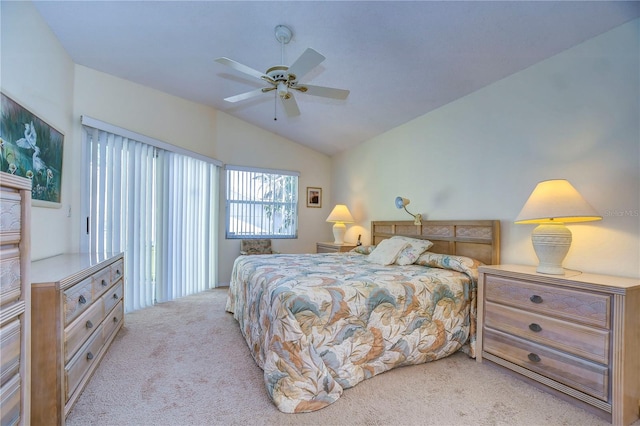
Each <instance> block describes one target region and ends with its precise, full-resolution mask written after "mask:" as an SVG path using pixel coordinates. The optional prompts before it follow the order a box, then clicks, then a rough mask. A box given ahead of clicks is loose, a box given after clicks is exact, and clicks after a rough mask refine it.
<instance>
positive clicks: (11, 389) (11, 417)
mask: <svg viewBox="0 0 640 426" xmlns="http://www.w3.org/2000/svg"><path fill="white" fill-rule="evenodd" d="M20 404H21V399H20V376H19V375H17V374H16V375H15V376H13V378H12V379H11V380H9V381H8V382H7V383H6V384H4V385H3V386H2V387H1V388H0V424H1V425H2V426H5V425H16V424H18V423H19V422H20Z"/></svg>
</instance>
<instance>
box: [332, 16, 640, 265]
mask: <svg viewBox="0 0 640 426" xmlns="http://www.w3.org/2000/svg"><path fill="white" fill-rule="evenodd" d="M639 22H640V21H638V20H636V21H633V22H631V23H628V24H626V25H623V26H621V27H618V28H616V29H614V30H612V31H610V32H608V33H605V34H603V35H601V36H599V37H596V38H594V39H591V40H588V41H586V42H584V43H583V44H581V45H579V46H577V47H575V48H572V49H570V50H567V51H565V52H563V53H561V54H558V55H556V56H555V57H553V58H550V59H548V60H546V61H544V62H542V63H539V64H536V65H534V66H532V67H530V68H528V69H526V70H523V71H521V72H519V73H517V74H515V75H512V76H510V77H507V78H505V79H503V80H501V81H499V82H497V83H495V84H492V85H491V86H488V87H486V88H484V89H482V90H479V91H477V92H475V93H473V94H471V95H469V96H467V97H465V98H463V99H460V100H457V101H455V102H452V103H450V104H449V105H446V106H445V107H443V108H440V109H438V110H436V111H434V112H432V113H429V114H426V115H424V116H422V117H419V118H417V119H415V120H413V121H411V122H409V123H406V124H405V125H403V126H400V127H398V128H395V129H393V130H392V131H389V132H387V133H386V134H383V135H381V136H379V137H376V138H374V139H372V140H370V141H367V142H366V143H364V144H361V145H360V146H357V147H355V148H353V149H351V150H349V151H346V152H343V153H341V154H340V155H337V156H335V157H334V159H333V171H332V185H333V194H334V196H335V197H340V198H342V199H344V200H346V201H347V203H348V204H349V207H350V208H351V209H352V213H353V214H354V216H355V217H356V220H357V221H358V224H357V225H356V226H354V227H352V228H351V229H349V230H348V232H347V238H348V239H349V238H350V239H354V238H355V236H356V234H357V233H363V237H364V236H365V235H366V236H367V240H366V241H368V238H369V226H370V221H371V220H385V219H387V220H391V219H410V217H409V216H408V215H407V214H406V213H405V212H404V211H402V210H397V209H396V208H395V207H394V204H393V201H394V199H395V197H396V196H398V195H401V196H404V197H407V198H409V199H411V204H410V205H409V206H408V208H409V211H411V212H413V213H422V214H423V216H424V217H426V218H427V219H432V220H438V219H441V220H442V219H500V220H501V231H502V238H501V240H502V241H501V247H502V251H501V259H502V263H521V264H531V265H534V264H537V258H536V257H535V253H534V252H533V248H532V246H531V243H530V239H529V236H530V233H531V231H532V229H533V227H534V226H533V225H515V224H513V220H514V219H515V217H516V216H517V215H518V213H519V211H520V209H521V208H522V206H523V205H524V203H525V201H526V200H527V198H528V196H529V194H530V193H531V191H532V190H533V188H534V187H535V185H536V183H537V182H539V181H541V180H546V179H553V178H565V179H568V180H569V181H570V182H571V183H572V184H573V185H574V186H575V187H576V188H577V189H578V191H579V192H581V193H582V195H583V196H584V197H585V198H586V199H587V200H588V201H589V203H590V204H591V205H592V206H593V207H594V208H595V209H596V210H597V211H598V212H599V213H600V214H601V215H602V216H604V219H603V220H602V221H600V222H590V223H585V224H576V225H569V228H570V229H571V231H572V232H573V241H574V242H573V245H572V247H571V250H570V252H569V254H568V256H567V258H566V260H565V263H564V266H565V267H566V268H572V269H578V270H583V271H590V272H598V273H609V274H618V275H622V276H631V277H640V217H639V216H638V214H639V210H640V134H639V132H640V131H639V126H638V117H640V108H639V105H638V104H639V95H640V87H639V75H640V72H639V64H638V56H639V55H638V52H639V51H640V49H639V46H638V45H639V39H640V37H639V29H638V28H639Z"/></svg>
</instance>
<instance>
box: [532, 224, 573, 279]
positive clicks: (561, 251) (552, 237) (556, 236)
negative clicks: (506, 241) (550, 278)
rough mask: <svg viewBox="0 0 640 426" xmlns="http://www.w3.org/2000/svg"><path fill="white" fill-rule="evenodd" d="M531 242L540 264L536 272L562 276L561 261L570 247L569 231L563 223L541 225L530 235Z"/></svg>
mask: <svg viewBox="0 0 640 426" xmlns="http://www.w3.org/2000/svg"><path fill="white" fill-rule="evenodd" d="M531 242H532V243H533V248H534V250H535V251H536V256H538V260H539V261H540V263H539V264H538V268H537V269H536V271H537V272H540V273H541V274H550V275H564V268H563V267H562V261H563V260H564V258H565V256H566V255H567V253H568V252H569V248H570V247H571V231H569V228H567V227H566V226H565V225H564V223H560V222H558V223H542V224H540V225H538V226H537V227H536V228H535V229H534V230H533V232H532V233H531Z"/></svg>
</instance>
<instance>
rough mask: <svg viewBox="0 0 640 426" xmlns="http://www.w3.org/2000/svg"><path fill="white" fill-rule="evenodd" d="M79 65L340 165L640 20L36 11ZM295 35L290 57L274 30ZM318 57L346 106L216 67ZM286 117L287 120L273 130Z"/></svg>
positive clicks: (522, 11)
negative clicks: (368, 145)
mask: <svg viewBox="0 0 640 426" xmlns="http://www.w3.org/2000/svg"><path fill="white" fill-rule="evenodd" d="M34 4H35V5H36V7H37V9H38V10H39V12H40V13H41V14H42V16H43V18H44V20H45V21H46V22H47V23H48V25H49V26H50V27H51V29H52V30H53V32H54V33H55V35H56V36H57V37H58V39H59V40H60V42H61V43H62V45H63V46H64V48H65V49H66V50H67V52H68V53H69V55H70V56H71V58H72V59H73V61H74V62H75V63H77V64H80V65H84V66H87V67H89V68H92V69H95V70H98V71H102V72H105V73H108V74H112V75H114V76H117V77H121V78H124V79H127V80H130V81H133V82H136V83H139V84H142V85H145V86H149V87H152V88H155V89H158V90H161V91H163V92H166V93H169V94H172V95H175V96H179V97H182V98H185V99H188V100H192V101H195V102H199V103H202V104H206V105H210V106H212V107H215V108H217V109H219V110H221V111H225V112H226V113H228V114H230V115H232V116H235V117H237V118H239V119H242V120H244V121H247V122H249V123H252V124H254V125H256V126H258V127H260V128H263V129H265V130H268V131H271V132H273V133H276V134H279V135H281V136H283V137H286V138H288V139H291V140H293V141H295V142H298V143H301V144H304V145H307V146H309V147H311V148H313V149H315V150H318V151H320V152H324V153H326V154H328V155H332V154H334V153H336V152H339V151H341V150H343V149H346V148H349V147H351V146H354V145H356V144H358V143H360V142H362V141H365V140H367V139H370V138H372V137H374V136H376V135H378V134H381V133H384V132H386V131H388V130H390V129H392V128H394V127H396V126H398V125H400V124H403V123H406V122H408V121H410V120H411V119H413V118H415V117H418V116H421V115H424V114H425V113H428V112H429V111H432V110H434V109H436V108H439V107H441V106H443V105H445V104H447V103H449V102H452V101H454V100H456V99H459V98H461V97H463V96H465V95H467V94H469V93H472V92H474V91H476V90H478V89H480V88H482V87H485V86H487V85H489V84H491V83H493V82H495V81H498V80H500V79H502V78H504V77H507V76H509V75H511V74H513V73H516V72H518V71H520V70H523V69H525V68H527V67H529V66H531V65H533V64H535V63H538V62H540V61H543V60H544V59H546V58H549V57H551V56H553V55H555V54H557V53H559V52H562V51H563V50H566V49H568V48H570V47H572V46H575V45H577V44H579V43H581V42H583V41H585V40H587V39H589V38H592V37H594V36H597V35H599V34H601V33H603V32H606V31H608V30H610V29H612V28H614V27H616V26H619V25H621V24H623V23H625V22H628V21H630V20H633V19H635V18H637V17H638V16H640V3H639V2H636V1H406V2H405V1H56V0H49V1H35V2H34ZM281 24H282V25H286V26H288V27H289V28H290V29H291V30H292V31H293V37H292V39H291V41H290V42H289V43H288V44H286V45H284V49H282V46H281V44H280V43H279V42H278V40H276V37H275V35H274V28H275V27H276V26H277V25H281ZM308 47H311V48H313V49H315V50H316V51H318V52H320V53H321V54H323V55H324V56H325V57H326V60H324V61H323V62H322V63H321V64H320V65H319V66H317V67H316V68H314V69H312V70H311V71H310V72H309V73H308V74H306V75H305V76H304V77H303V78H302V79H301V81H302V82H303V83H308V84H312V85H319V86H330V87H336V88H341V89H348V90H350V94H349V96H348V98H347V99H346V100H335V99H327V98H322V97H316V96H311V95H309V94H302V93H298V92H295V93H294V96H295V98H296V99H297V103H298V107H299V109H300V115H299V116H296V117H287V115H286V114H285V112H284V111H283V109H282V105H281V104H280V103H279V102H276V101H277V99H276V97H275V95H274V93H275V92H273V91H272V92H269V93H265V94H262V95H260V96H258V97H254V98H251V99H249V100H246V101H242V102H237V103H229V102H225V101H224V98H226V97H229V96H233V95H236V94H239V93H244V92H248V91H251V90H256V89H258V88H260V87H265V86H266V85H265V84H264V82H263V81H261V80H259V79H258V78H254V77H251V76H249V75H247V74H243V73H241V72H238V71H236V70H234V69H232V68H229V67H226V66H224V65H222V64H220V63H218V62H216V61H215V60H214V59H215V58H217V57H223V56H224V57H228V58H231V59H233V60H235V61H237V62H240V63H242V64H244V65H247V66H249V67H251V68H252V69H255V70H258V71H260V72H265V71H266V70H267V69H268V68H269V67H271V66H273V65H278V64H280V63H281V62H282V61H281V55H282V52H283V50H284V62H285V65H291V64H292V63H293V62H294V61H295V60H296V59H297V58H298V57H299V56H300V55H301V54H302V52H303V51H304V50H305V49H306V48H308ZM274 118H277V120H274Z"/></svg>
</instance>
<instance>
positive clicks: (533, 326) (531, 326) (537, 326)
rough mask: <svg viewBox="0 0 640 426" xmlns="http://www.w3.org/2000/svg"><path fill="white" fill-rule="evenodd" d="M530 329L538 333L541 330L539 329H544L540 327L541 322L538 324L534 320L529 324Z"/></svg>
mask: <svg viewBox="0 0 640 426" xmlns="http://www.w3.org/2000/svg"><path fill="white" fill-rule="evenodd" d="M529 330H531V331H535V332H536V333H537V332H539V331H542V327H540V325H539V324H536V323H535V322H534V323H531V324H529Z"/></svg>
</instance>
